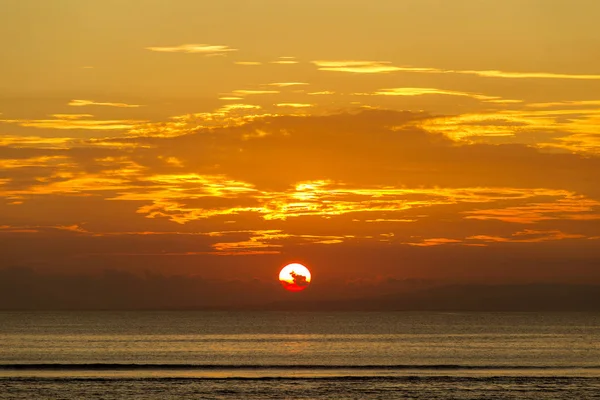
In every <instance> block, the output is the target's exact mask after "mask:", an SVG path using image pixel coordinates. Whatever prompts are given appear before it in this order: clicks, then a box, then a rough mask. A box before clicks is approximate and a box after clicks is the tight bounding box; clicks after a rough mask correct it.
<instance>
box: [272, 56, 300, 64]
mask: <svg viewBox="0 0 600 400" xmlns="http://www.w3.org/2000/svg"><path fill="white" fill-rule="evenodd" d="M271 64H280V65H293V64H298V61H296V57H279V59H278V60H275V61H271Z"/></svg>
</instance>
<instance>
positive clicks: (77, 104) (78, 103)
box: [68, 100, 143, 108]
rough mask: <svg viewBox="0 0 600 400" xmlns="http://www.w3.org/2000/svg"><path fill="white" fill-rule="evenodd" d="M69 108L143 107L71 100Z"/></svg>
mask: <svg viewBox="0 0 600 400" xmlns="http://www.w3.org/2000/svg"><path fill="white" fill-rule="evenodd" d="M68 105H69V106H71V107H86V106H102V107H118V108H138V107H143V106H142V105H139V104H127V103H111V102H98V101H93V100H71V101H70V102H69V103H68Z"/></svg>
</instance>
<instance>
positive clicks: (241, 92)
mask: <svg viewBox="0 0 600 400" xmlns="http://www.w3.org/2000/svg"><path fill="white" fill-rule="evenodd" d="M232 93H234V94H236V95H240V96H247V95H253V94H277V93H279V91H278V90H244V89H240V90H234V91H233V92H232Z"/></svg>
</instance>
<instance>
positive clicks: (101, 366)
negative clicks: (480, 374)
mask: <svg viewBox="0 0 600 400" xmlns="http://www.w3.org/2000/svg"><path fill="white" fill-rule="evenodd" d="M575 369H585V370H592V369H600V365H459V364H456V365H454V364H433V365H412V364H406V365H341V364H340V365H325V364H319V365H308V364H300V365H292V364H285V365H279V364H272V365H265V364H253V365H252V364H230V365H225V364H223V365H222V364H105V363H93V364H58V363H57V364H50V363H49V364H0V371H2V370H3V371H45V370H47V371H144V370H173V371H185V370H191V371H194V370H197V371H203V370H205V371H211V370H213V371H228V370H231V371H235V370H298V371H311V370H313V371H327V370H373V371H401V370H407V371H410V370H424V371H426V370H437V371H460V370H490V371H494V370H498V371H502V370H575Z"/></svg>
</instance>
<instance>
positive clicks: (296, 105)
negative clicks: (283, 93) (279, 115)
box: [276, 103, 313, 108]
mask: <svg viewBox="0 0 600 400" xmlns="http://www.w3.org/2000/svg"><path fill="white" fill-rule="evenodd" d="M276 106H277V107H291V108H308V107H313V104H308V103H277V104H276Z"/></svg>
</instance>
